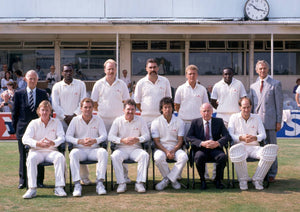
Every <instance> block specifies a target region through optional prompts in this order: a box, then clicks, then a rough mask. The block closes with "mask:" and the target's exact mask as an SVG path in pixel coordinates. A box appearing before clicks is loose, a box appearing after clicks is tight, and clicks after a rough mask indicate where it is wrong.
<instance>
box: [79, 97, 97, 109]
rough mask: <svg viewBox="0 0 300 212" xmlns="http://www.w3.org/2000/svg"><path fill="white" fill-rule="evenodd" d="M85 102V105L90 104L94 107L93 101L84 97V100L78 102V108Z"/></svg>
mask: <svg viewBox="0 0 300 212" xmlns="http://www.w3.org/2000/svg"><path fill="white" fill-rule="evenodd" d="M85 102H87V103H92V106H93V107H94V101H93V100H92V99H91V98H88V97H86V98H84V99H82V100H81V101H80V107H82V106H83V103H85Z"/></svg>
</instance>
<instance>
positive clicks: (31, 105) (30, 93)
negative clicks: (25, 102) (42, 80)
mask: <svg viewBox="0 0 300 212" xmlns="http://www.w3.org/2000/svg"><path fill="white" fill-rule="evenodd" d="M29 108H30V110H31V112H33V111H34V101H33V91H32V90H31V91H30V92H29Z"/></svg>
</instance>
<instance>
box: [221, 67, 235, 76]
mask: <svg viewBox="0 0 300 212" xmlns="http://www.w3.org/2000/svg"><path fill="white" fill-rule="evenodd" d="M225 70H229V71H231V73H233V74H234V70H233V68H231V67H225V68H223V72H222V73H224V71H225Z"/></svg>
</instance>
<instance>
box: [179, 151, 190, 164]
mask: <svg viewBox="0 0 300 212" xmlns="http://www.w3.org/2000/svg"><path fill="white" fill-rule="evenodd" d="M188 160H189V158H188V156H187V154H186V153H185V152H182V153H181V154H180V155H179V156H178V161H183V162H187V161H188Z"/></svg>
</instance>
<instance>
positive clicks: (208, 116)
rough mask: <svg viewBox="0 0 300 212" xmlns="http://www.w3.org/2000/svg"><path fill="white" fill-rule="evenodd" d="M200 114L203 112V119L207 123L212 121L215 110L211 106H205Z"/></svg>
mask: <svg viewBox="0 0 300 212" xmlns="http://www.w3.org/2000/svg"><path fill="white" fill-rule="evenodd" d="M200 112H201V115H202V118H203V119H204V120H205V121H209V120H210V119H211V116H212V113H213V110H212V108H211V106H210V105H209V104H203V105H202V106H201V109H200Z"/></svg>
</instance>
